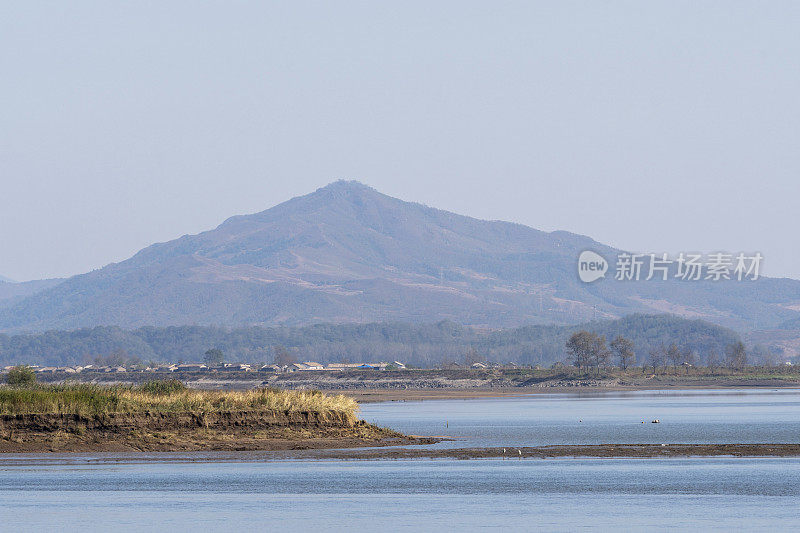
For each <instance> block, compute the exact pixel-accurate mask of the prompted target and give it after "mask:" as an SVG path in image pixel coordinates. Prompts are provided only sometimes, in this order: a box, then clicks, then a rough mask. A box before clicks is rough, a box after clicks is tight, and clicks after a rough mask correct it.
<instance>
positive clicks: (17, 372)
mask: <svg viewBox="0 0 800 533" xmlns="http://www.w3.org/2000/svg"><path fill="white" fill-rule="evenodd" d="M6 381H7V382H8V384H9V385H13V386H15V387H28V386H30V385H33V384H34V383H36V372H34V371H33V369H31V367H29V366H25V365H20V366H15V367H14V368H12V369H11V370H9V371H8V376H6Z"/></svg>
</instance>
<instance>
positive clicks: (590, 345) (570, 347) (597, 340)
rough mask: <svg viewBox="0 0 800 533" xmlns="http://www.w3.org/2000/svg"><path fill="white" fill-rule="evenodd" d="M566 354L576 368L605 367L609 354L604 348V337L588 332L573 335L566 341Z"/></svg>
mask: <svg viewBox="0 0 800 533" xmlns="http://www.w3.org/2000/svg"><path fill="white" fill-rule="evenodd" d="M566 346H567V352H568V353H569V358H570V360H571V361H572V364H574V365H575V366H577V367H578V368H585V367H592V366H594V367H596V368H598V369H599V368H600V367H601V366H606V365H607V364H608V360H609V358H610V357H611V353H610V352H609V351H608V348H606V337H605V335H597V334H596V333H591V332H589V331H578V332H576V333H573V334H572V335H571V336H570V338H569V340H568V341H567V345H566Z"/></svg>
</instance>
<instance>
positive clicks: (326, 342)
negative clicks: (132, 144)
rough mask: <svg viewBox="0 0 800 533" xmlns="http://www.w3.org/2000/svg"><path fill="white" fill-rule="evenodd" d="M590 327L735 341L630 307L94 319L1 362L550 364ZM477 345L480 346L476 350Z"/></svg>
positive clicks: (7, 352) (713, 343)
mask: <svg viewBox="0 0 800 533" xmlns="http://www.w3.org/2000/svg"><path fill="white" fill-rule="evenodd" d="M580 329H588V330H590V331H594V332H597V333H600V334H604V335H606V336H607V338H608V339H609V340H610V339H612V338H613V337H615V336H616V335H623V336H625V337H627V338H630V339H631V340H632V341H633V342H634V344H635V346H636V351H637V358H638V360H639V362H640V363H642V362H645V361H647V360H648V359H649V352H650V350H652V349H654V348H658V347H660V346H662V345H669V344H670V343H676V344H677V345H679V346H680V347H681V348H688V349H690V350H693V351H695V352H696V353H697V354H698V355H699V356H700V359H701V361H703V360H704V357H705V356H706V355H707V354H708V353H709V352H710V351H712V350H715V351H716V352H717V353H723V351H724V349H725V346H727V345H729V344H731V343H733V342H736V341H738V340H739V336H738V335H737V334H736V333H734V332H733V331H731V330H729V329H726V328H723V327H721V326H716V325H714V324H710V323H708V322H705V321H702V320H687V319H683V318H680V317H676V316H671V315H657V316H651V315H631V316H627V317H624V318H622V319H618V320H600V321H596V322H591V323H588V324H581V325H573V326H525V327H521V328H513V329H503V330H496V331H486V330H482V329H476V328H469V327H465V326H461V325H459V324H455V323H453V322H448V321H441V322H438V323H435V324H408V323H397V322H395V323H381V324H316V325H313V326H305V327H297V328H287V327H247V328H223V327H218V326H179V327H166V328H153V327H145V328H140V329H136V330H133V331H127V330H123V329H121V328H118V327H96V328H91V329H81V330H77V331H48V332H46V333H40V334H36V335H14V336H8V335H2V334H0V366H3V365H8V364H17V363H28V364H40V365H59V366H60V365H71V364H81V363H84V364H85V363H88V362H92V361H94V360H95V358H97V357H98V356H100V357H103V358H106V360H109V359H108V358H109V356H111V357H113V358H115V359H114V360H115V361H116V362H117V364H121V363H122V362H123V361H126V360H131V359H134V360H139V361H142V362H148V361H170V362H176V361H181V360H183V361H200V360H202V357H203V353H205V351H206V350H208V349H209V348H219V349H221V350H222V351H223V352H224V353H225V354H226V357H227V360H228V361H241V362H272V361H273V359H274V349H275V347H276V346H282V347H285V348H287V349H289V350H290V351H291V352H292V353H293V354H294V355H295V357H296V358H297V359H298V360H306V361H307V360H314V361H320V362H323V363H328V362H360V361H361V362H363V361H377V360H383V361H394V360H400V361H403V362H406V363H410V364H414V365H418V366H426V367H427V366H439V365H442V364H445V363H451V362H456V363H462V364H463V363H464V362H465V361H466V357H467V355H468V354H469V353H471V352H472V355H471V357H477V358H479V359H481V360H484V361H495V362H502V363H507V362H511V361H513V362H516V363H519V364H530V365H532V364H550V363H553V362H555V361H562V360H564V359H565V357H566V354H565V349H564V345H565V343H566V341H567V338H568V337H569V335H570V334H572V333H573V332H575V331H578V330H580ZM473 350H474V352H473Z"/></svg>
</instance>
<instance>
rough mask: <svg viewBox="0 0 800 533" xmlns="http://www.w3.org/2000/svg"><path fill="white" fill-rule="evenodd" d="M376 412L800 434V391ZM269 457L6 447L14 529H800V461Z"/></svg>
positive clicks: (572, 437)
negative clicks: (18, 451) (111, 454)
mask: <svg viewBox="0 0 800 533" xmlns="http://www.w3.org/2000/svg"><path fill="white" fill-rule="evenodd" d="M362 416H363V417H364V418H365V419H366V420H368V421H371V422H375V423H379V424H381V425H386V426H390V427H393V428H395V429H399V430H401V431H405V432H409V433H416V434H446V435H450V436H452V437H454V438H455V439H456V440H454V441H451V442H445V443H440V444H437V445H435V446H451V447H452V446H498V445H499V446H506V445H507V446H515V445H528V446H533V445H542V444H581V443H591V444H596V443H624V442H627V443H636V442H655V443H657V442H667V443H679V442H797V441H798V438H800V392H798V391H796V390H791V391H787V390H779V391H752V390H751V391H669V392H636V393H606V394H588V395H586V394H564V395H535V396H527V397H521V398H502V399H479V400H457V401H450V400H438V401H427V402H391V403H380V404H367V405H365V406H363V409H362ZM653 419H658V420H659V421H660V423H659V424H652V423H651V420H653ZM642 422H645V423H644V424H643V423H642ZM159 457H164V458H169V460H166V459H165V460H159ZM220 457H222V456H220ZM253 457H254V455H252V454H247V453H241V454H239V455H237V454H233V455H231V454H230V453H228V454H225V455H224V460H214V459H215V456H214V454H196V455H194V456H191V457H189V456H187V458H186V460H181V459H180V456H179V455H178V456H177V457H176V455H175V454H172V455H170V454H166V455H163V456H159V455H158V454H149V455H148V456H146V458H145V460H136V461H127V460H123V461H121V462H115V461H108V460H106V459H107V458H106V457H105V456H104V455H103V454H89V455H70V456H53V455H48V456H6V457H3V458H0V510H2V518H1V519H0V520H1V521H2V522H0V529H2V530H8V531H46V530H56V529H57V530H68V531H100V530H102V531H109V530H113V531H164V530H167V531H173V532H177V531H195V532H196V531H200V530H220V531H256V530H258V531H261V530H276V531H327V530H333V531H358V532H361V531H401V530H406V531H442V530H445V531H451V530H459V531H462V532H469V531H483V530H494V529H498V530H500V529H501V530H504V531H531V530H544V531H575V530H581V529H587V530H619V529H626V530H643V529H646V530H671V531H675V530H678V531H681V530H682V531H690V530H692V531H697V530H702V531H706V530H717V531H730V530H733V529H746V530H751V531H758V530H760V531H788V530H796V529H797V528H798V526H799V525H800V511H798V506H797V501H798V497H800V459H798V458H746V457H744V458H734V457H714V458H679V459H675V458H670V459H580V458H565V459H524V460H515V459H509V460H500V459H491V460H467V461H460V460H454V459H452V460H391V461H386V460H378V461H357V460H355V461H353V460H351V461H342V460H326V461H306V460H288V461H286V460H281V461H270V460H264V459H263V457H264V456H263V454H260V455H259V456H258V457H259V459H257V460H255V459H253ZM198 459H200V460H198Z"/></svg>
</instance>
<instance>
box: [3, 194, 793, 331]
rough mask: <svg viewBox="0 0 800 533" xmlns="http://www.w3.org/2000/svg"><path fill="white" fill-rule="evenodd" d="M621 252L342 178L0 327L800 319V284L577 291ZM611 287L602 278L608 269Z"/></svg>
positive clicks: (756, 323)
mask: <svg viewBox="0 0 800 533" xmlns="http://www.w3.org/2000/svg"><path fill="white" fill-rule="evenodd" d="M586 249H591V250H593V251H595V252H597V253H599V254H601V255H603V256H604V257H606V258H608V260H609V261H610V262H611V264H612V269H613V263H614V260H613V259H612V258H613V257H614V256H615V255H616V254H617V253H618V250H615V249H613V248H611V247H608V246H605V245H603V244H600V243H598V242H596V241H594V240H592V239H590V238H589V237H585V236H581V235H575V234H572V233H568V232H564V231H555V232H549V233H548V232H543V231H539V230H536V229H533V228H530V227H526V226H523V225H520V224H513V223H509V222H500V221H485V220H477V219H474V218H470V217H466V216H461V215H457V214H454V213H449V212H446V211H441V210H438V209H433V208H430V207H426V206H424V205H421V204H417V203H410V202H405V201H402V200H398V199H396V198H392V197H389V196H386V195H383V194H381V193H379V192H377V191H375V190H374V189H372V188H370V187H367V186H365V185H363V184H360V183H357V182H351V181H338V182H335V183H332V184H330V185H328V186H326V187H323V188H321V189H318V190H317V191H315V192H313V193H311V194H308V195H305V196H301V197H297V198H293V199H292V200H289V201H287V202H284V203H282V204H280V205H277V206H275V207H273V208H271V209H267V210H266V211H262V212H260V213H256V214H252V215H245V216H235V217H233V218H230V219H228V220H226V221H225V222H223V223H222V224H221V225H220V226H218V227H217V228H215V229H213V230H211V231H206V232H204V233H200V234H197V235H185V236H183V237H181V238H179V239H176V240H173V241H170V242H166V243H160V244H154V245H152V246H149V247H147V248H145V249H143V250H141V251H140V252H138V253H137V254H136V255H134V256H133V257H131V258H130V259H128V260H126V261H123V262H120V263H115V264H110V265H108V266H106V267H104V268H101V269H99V270H95V271H92V272H89V273H87V274H82V275H78V276H74V277H72V278H69V279H68V280H66V281H64V282H62V283H60V284H58V285H56V286H55V287H51V288H49V289H46V290H44V291H41V292H38V293H36V294H32V295H30V296H27V297H26V298H24V299H22V300H21V301H18V302H15V303H14V305H12V306H10V307H6V308H5V309H0V330H4V331H9V332H12V331H37V330H44V329H53V328H60V329H68V328H78V327H89V326H96V325H117V326H121V327H124V328H134V327H140V326H146V325H154V326H168V325H182V324H217V325H249V324H255V325H303V324H311V323H318V322H383V321H394V320H398V321H409V322H435V321H439V320H443V319H446V320H452V321H455V322H458V323H462V324H467V325H476V326H486V327H513V326H519V325H524V324H543V323H556V324H574V323H578V322H581V321H586V320H591V319H594V318H597V319H602V318H608V319H611V318H615V317H620V316H623V315H626V314H630V313H635V312H644V313H653V312H660V313H663V312H668V313H673V314H677V315H680V316H684V317H688V318H702V319H707V320H710V321H712V322H715V323H718V324H723V325H726V326H729V327H734V328H738V329H740V330H741V329H752V328H756V327H761V328H771V327H774V326H776V325H777V324H780V323H782V322H785V321H788V320H791V319H794V318H797V317H800V311H798V310H800V281H795V280H788V279H767V278H762V279H760V280H758V281H757V282H735V281H731V282H710V281H709V282H686V281H676V280H670V281H664V282H658V281H652V282H638V283H637V282H619V281H615V280H614V279H610V278H613V276H607V278H606V279H602V280H599V281H596V282H594V283H582V282H581V281H580V280H579V279H578V276H577V274H576V268H577V266H576V265H577V257H578V255H579V254H580V252H581V251H583V250H586ZM612 274H613V272H612Z"/></svg>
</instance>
